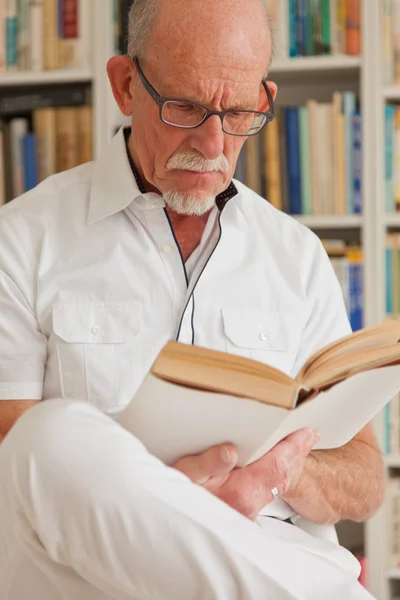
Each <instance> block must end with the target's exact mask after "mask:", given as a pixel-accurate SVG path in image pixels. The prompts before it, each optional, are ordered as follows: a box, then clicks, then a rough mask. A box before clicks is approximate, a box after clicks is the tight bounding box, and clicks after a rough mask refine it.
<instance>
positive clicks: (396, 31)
mask: <svg viewBox="0 0 400 600" xmlns="http://www.w3.org/2000/svg"><path fill="white" fill-rule="evenodd" d="M392 28H393V37H392V39H393V49H392V53H393V83H394V85H399V84H400V0H393V4H392Z"/></svg>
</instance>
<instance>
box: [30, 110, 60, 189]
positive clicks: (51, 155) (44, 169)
mask: <svg viewBox="0 0 400 600" xmlns="http://www.w3.org/2000/svg"><path fill="white" fill-rule="evenodd" d="M32 120H33V131H34V133H35V136H36V150H37V164H38V181H39V182H40V181H43V180H44V179H46V178H47V177H50V175H53V174H54V173H55V172H56V170H57V128H56V110H55V109H54V108H39V109H37V110H34V111H33V113H32Z"/></svg>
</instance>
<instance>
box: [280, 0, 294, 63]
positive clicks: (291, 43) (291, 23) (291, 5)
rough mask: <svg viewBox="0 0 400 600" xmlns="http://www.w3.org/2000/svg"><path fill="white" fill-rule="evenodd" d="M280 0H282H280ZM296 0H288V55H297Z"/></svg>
mask: <svg viewBox="0 0 400 600" xmlns="http://www.w3.org/2000/svg"><path fill="white" fill-rule="evenodd" d="M281 1H282V0H281ZM296 8H297V7H296V0H289V15H288V18H289V56H290V57H294V56H297V19H296V17H297V11H296Z"/></svg>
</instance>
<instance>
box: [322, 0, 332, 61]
mask: <svg viewBox="0 0 400 600" xmlns="http://www.w3.org/2000/svg"><path fill="white" fill-rule="evenodd" d="M329 4H330V0H321V41H322V52H323V54H330V52H331V11H330V6H329Z"/></svg>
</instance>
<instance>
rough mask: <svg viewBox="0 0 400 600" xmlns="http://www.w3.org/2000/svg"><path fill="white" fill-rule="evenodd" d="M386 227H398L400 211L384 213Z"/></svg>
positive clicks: (399, 224)
mask: <svg viewBox="0 0 400 600" xmlns="http://www.w3.org/2000/svg"><path fill="white" fill-rule="evenodd" d="M384 222H385V225H386V227H400V213H388V214H386V215H384Z"/></svg>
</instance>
